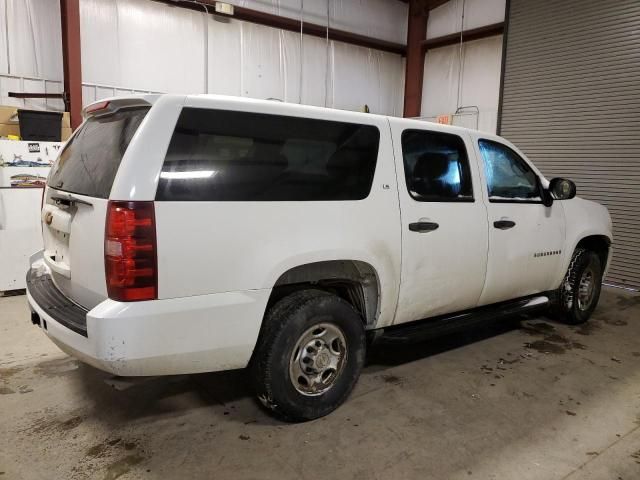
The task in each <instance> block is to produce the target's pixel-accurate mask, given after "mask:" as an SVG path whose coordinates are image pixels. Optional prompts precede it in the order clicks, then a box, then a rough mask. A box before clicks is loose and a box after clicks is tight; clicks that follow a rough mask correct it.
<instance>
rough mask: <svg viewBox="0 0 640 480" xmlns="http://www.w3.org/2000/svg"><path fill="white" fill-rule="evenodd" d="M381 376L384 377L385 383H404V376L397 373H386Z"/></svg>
mask: <svg viewBox="0 0 640 480" xmlns="http://www.w3.org/2000/svg"><path fill="white" fill-rule="evenodd" d="M380 378H382V380H383V381H384V382H385V383H390V384H392V385H400V384H401V383H402V378H400V377H398V376H397V375H390V374H385V375H380Z"/></svg>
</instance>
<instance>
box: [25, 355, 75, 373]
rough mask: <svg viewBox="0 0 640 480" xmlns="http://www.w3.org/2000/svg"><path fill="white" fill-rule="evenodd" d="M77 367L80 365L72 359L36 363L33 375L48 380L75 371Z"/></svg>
mask: <svg viewBox="0 0 640 480" xmlns="http://www.w3.org/2000/svg"><path fill="white" fill-rule="evenodd" d="M79 366H80V364H79V363H78V361H77V360H75V359H74V358H71V357H65V358H58V359H56V360H47V361H45V362H40V363H38V364H37V365H36V367H35V373H36V374H38V375H43V376H45V377H48V378H53V377H60V376H62V375H66V374H68V373H69V372H72V371H74V370H77V369H78V367H79Z"/></svg>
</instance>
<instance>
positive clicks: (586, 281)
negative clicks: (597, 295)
mask: <svg viewBox="0 0 640 480" xmlns="http://www.w3.org/2000/svg"><path fill="white" fill-rule="evenodd" d="M594 292H595V273H594V272H593V269H592V268H591V267H590V266H589V267H587V268H586V269H585V271H584V272H582V276H581V277H580V281H579V282H578V292H577V293H578V295H577V296H578V308H579V309H580V310H581V311H585V310H587V309H588V308H589V307H590V306H591V302H592V301H593V296H594Z"/></svg>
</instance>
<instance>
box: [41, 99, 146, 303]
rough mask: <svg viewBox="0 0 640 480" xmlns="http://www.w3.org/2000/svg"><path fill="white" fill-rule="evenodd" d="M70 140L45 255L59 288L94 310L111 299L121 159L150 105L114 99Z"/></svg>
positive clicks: (46, 221) (61, 161) (50, 183)
mask: <svg viewBox="0 0 640 480" xmlns="http://www.w3.org/2000/svg"><path fill="white" fill-rule="evenodd" d="M110 103H111V105H110V106H109V105H107V106H106V108H104V109H103V110H102V111H100V112H95V113H94V115H93V116H91V117H90V118H89V119H88V120H87V121H86V122H85V123H84V124H83V125H82V126H81V127H80V129H79V130H78V131H77V132H76V133H75V134H74V136H73V137H72V138H71V139H70V140H69V142H68V143H67V145H66V146H65V148H64V150H63V151H62V152H61V154H60V156H59V158H58V160H57V161H56V163H55V164H54V166H53V168H52V169H51V173H50V175H49V179H48V180H47V189H46V192H45V198H44V204H43V208H42V224H43V228H42V230H43V240H44V259H45V262H46V263H47V265H48V266H49V268H50V269H51V271H52V276H53V280H54V282H55V284H56V286H57V287H58V288H59V289H60V290H61V291H62V293H63V294H64V295H66V296H67V297H68V298H70V299H71V300H73V301H74V302H76V303H78V304H79V305H81V306H83V307H85V308H87V309H91V308H93V307H94V306H96V305H97V304H98V303H100V302H101V301H103V300H104V299H106V298H107V288H106V282H105V269H104V233H105V231H104V230H105V221H106V214H107V205H108V201H109V200H108V199H109V195H110V192H111V187H112V186H113V182H114V179H115V176H116V173H117V172H118V168H119V166H120V162H121V161H122V157H123V156H124V154H125V152H126V150H127V148H128V146H129V142H130V141H131V139H132V137H133V135H134V134H135V133H136V131H137V129H138V127H139V126H140V123H141V122H142V120H143V119H144V117H145V116H146V114H147V112H148V111H149V108H150V105H148V104H146V106H145V104H144V103H143V102H138V103H133V102H131V100H128V101H127V102H126V103H123V105H124V108H119V107H118V101H117V100H116V101H112V102H110Z"/></svg>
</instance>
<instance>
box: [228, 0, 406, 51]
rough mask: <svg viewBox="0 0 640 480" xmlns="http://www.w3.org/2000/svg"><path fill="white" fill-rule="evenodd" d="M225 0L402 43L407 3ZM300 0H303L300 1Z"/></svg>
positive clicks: (403, 42) (365, 0)
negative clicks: (301, 12)
mask: <svg viewBox="0 0 640 480" xmlns="http://www.w3.org/2000/svg"><path fill="white" fill-rule="evenodd" d="M227 1H228V3H232V4H234V5H238V6H241V7H246V8H251V9H253V10H258V11H261V12H267V13H271V14H274V15H280V16H283V17H288V18H295V19H299V18H300V11H301V6H302V5H304V10H303V15H302V17H303V19H304V21H306V22H310V23H315V24H318V25H326V23H327V1H329V2H330V3H329V11H330V21H329V23H330V25H331V27H333V28H337V29H340V30H346V31H348V32H353V33H359V34H361V35H367V36H370V37H374V38H380V39H384V40H388V41H391V42H397V43H402V44H405V43H406V42H407V15H408V11H409V7H408V5H407V4H406V3H404V2H400V1H398V0H391V1H390V0H227ZM302 2H304V4H303V3H302Z"/></svg>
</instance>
